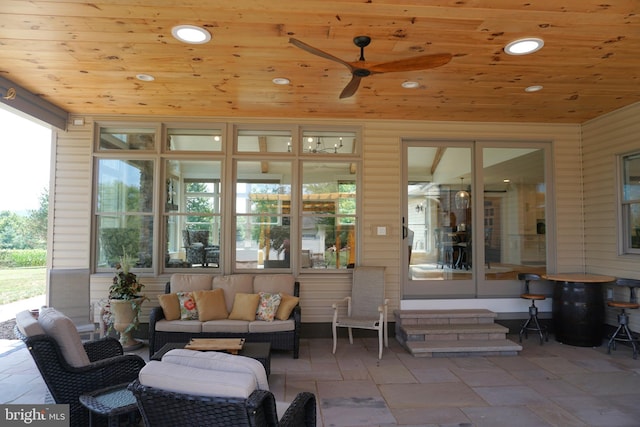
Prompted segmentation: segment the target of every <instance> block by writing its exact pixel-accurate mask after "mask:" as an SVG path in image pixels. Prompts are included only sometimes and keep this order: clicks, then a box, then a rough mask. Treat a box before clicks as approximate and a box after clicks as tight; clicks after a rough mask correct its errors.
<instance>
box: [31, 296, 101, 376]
mask: <svg viewBox="0 0 640 427" xmlns="http://www.w3.org/2000/svg"><path fill="white" fill-rule="evenodd" d="M38 323H39V324H40V326H41V327H42V329H43V330H44V331H45V332H46V334H47V335H49V336H50V337H52V338H53V339H55V340H56V342H57V343H58V345H59V346H60V351H61V352H62V357H64V360H66V361H67V363H68V364H69V365H71V366H75V367H81V366H87V365H88V364H89V363H91V362H90V360H89V356H87V352H86V351H85V350H84V346H83V345H82V340H81V339H80V334H78V330H77V329H76V325H75V324H74V323H73V321H72V320H71V319H69V318H68V317H67V316H65V315H64V314H62V313H60V312H59V311H58V310H56V309H54V308H45V309H42V310H40V316H39V317H38Z"/></svg>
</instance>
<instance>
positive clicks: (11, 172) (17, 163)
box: [0, 106, 51, 214]
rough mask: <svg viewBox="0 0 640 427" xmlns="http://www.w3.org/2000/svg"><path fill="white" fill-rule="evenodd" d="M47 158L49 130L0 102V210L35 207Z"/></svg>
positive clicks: (45, 174)
mask: <svg viewBox="0 0 640 427" xmlns="http://www.w3.org/2000/svg"><path fill="white" fill-rule="evenodd" d="M50 161H51V130H50V129H49V128H47V127H45V126H42V125H40V124H38V123H36V122H35V121H32V120H29V119H25V118H23V117H22V116H19V115H17V114H14V113H12V112H10V111H9V110H8V109H7V108H6V107H4V106H0V182H2V186H0V212H2V211H11V212H17V213H21V214H25V213H27V211H28V210H35V209H38V207H39V206H40V195H41V194H42V193H43V191H44V189H45V188H46V189H48V188H49V170H50V167H51V165H50Z"/></svg>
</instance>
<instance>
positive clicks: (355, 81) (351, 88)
mask: <svg viewBox="0 0 640 427" xmlns="http://www.w3.org/2000/svg"><path fill="white" fill-rule="evenodd" d="M360 80H362V77H360V76H356V75H355V74H354V75H353V77H351V81H350V82H349V84H348V85H346V86H345V88H344V89H342V93H341V94H340V99H342V98H349V97H350V96H353V94H354V93H356V91H357V90H358V86H360Z"/></svg>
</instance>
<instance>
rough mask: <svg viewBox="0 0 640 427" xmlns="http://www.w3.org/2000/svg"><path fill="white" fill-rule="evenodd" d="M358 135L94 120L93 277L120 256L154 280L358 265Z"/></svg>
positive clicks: (349, 131)
mask: <svg viewBox="0 0 640 427" xmlns="http://www.w3.org/2000/svg"><path fill="white" fill-rule="evenodd" d="M227 129H234V133H233V137H231V136H229V134H228V133H227ZM357 136H358V132H356V131H354V128H348V129H347V128H346V127H345V128H343V127H336V128H332V129H330V130H327V129H318V128H313V129H311V128H309V129H307V128H305V127H301V126H295V125H288V126H283V127H282V128H280V127H271V128H270V129H266V130H265V129H261V128H260V127H258V126H253V127H252V126H246V127H243V128H238V127H231V126H230V125H229V124H227V123H213V124H212V123H192V124H188V123H139V122H138V123H126V122H108V123H107V122H102V123H100V124H99V125H98V126H97V128H96V133H95V139H96V142H95V145H94V153H93V156H94V162H95V168H94V169H95V171H96V172H95V188H96V190H95V195H96V197H95V205H94V222H93V226H94V227H95V230H96V232H95V236H97V237H96V239H95V244H94V245H95V246H94V249H93V251H94V260H95V267H96V271H98V272H111V271H112V270H113V267H114V266H115V264H116V263H118V262H119V260H120V258H121V257H122V256H123V255H124V254H125V253H126V254H127V255H128V256H130V257H132V258H133V259H134V262H133V264H134V265H133V267H134V268H136V269H138V270H143V271H147V272H148V271H153V272H154V273H155V274H161V273H163V272H164V273H175V272H179V271H186V269H193V268H197V269H198V270H199V271H211V270H218V271H219V272H220V271H222V270H226V271H224V272H225V273H233V272H235V271H246V270H262V269H264V270H269V271H272V272H273V271H275V272H278V271H295V272H298V271H300V270H301V269H306V270H307V271H313V270H312V269H315V270H316V271H318V270H319V269H323V270H324V269H345V268H348V267H349V266H353V265H355V263H356V253H357V251H356V249H357V241H358V237H357V234H358V233H357V224H358V221H357V219H358V213H357V197H356V196H357V191H356V189H357V183H358V167H357V165H358V162H359V157H358V155H357V154H356V152H357V151H356V147H357V145H356V141H357ZM309 147H311V148H309ZM225 239H228V240H227V241H225ZM190 271H193V270H190Z"/></svg>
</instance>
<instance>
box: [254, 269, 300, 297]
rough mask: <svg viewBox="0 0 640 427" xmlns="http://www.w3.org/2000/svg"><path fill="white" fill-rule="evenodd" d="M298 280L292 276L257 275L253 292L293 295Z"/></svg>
mask: <svg viewBox="0 0 640 427" xmlns="http://www.w3.org/2000/svg"><path fill="white" fill-rule="evenodd" d="M295 282H296V279H295V277H293V275H291V274H256V277H255V278H254V279H253V292H254V293H256V294H257V293H258V292H269V293H274V294H277V293H285V294H289V295H293V289H294V286H295Z"/></svg>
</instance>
